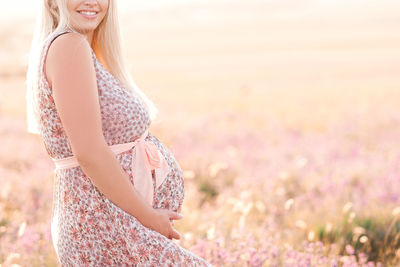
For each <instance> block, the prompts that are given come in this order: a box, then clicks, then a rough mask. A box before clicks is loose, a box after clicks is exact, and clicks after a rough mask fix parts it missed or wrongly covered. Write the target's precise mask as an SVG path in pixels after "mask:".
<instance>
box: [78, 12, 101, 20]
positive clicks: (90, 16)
mask: <svg viewBox="0 0 400 267" xmlns="http://www.w3.org/2000/svg"><path fill="white" fill-rule="evenodd" d="M78 13H79V14H81V15H82V16H83V17H84V18H86V19H94V18H96V17H97V14H98V12H94V11H78Z"/></svg>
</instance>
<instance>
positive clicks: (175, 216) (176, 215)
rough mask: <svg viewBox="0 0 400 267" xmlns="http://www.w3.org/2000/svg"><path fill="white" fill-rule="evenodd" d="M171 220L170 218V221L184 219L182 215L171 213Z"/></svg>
mask: <svg viewBox="0 0 400 267" xmlns="http://www.w3.org/2000/svg"><path fill="white" fill-rule="evenodd" d="M169 218H170V219H173V220H179V219H182V218H183V215H182V214H180V213H179V212H173V211H171V212H170V213H169Z"/></svg>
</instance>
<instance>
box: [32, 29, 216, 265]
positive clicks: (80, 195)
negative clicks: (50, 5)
mask: <svg viewBox="0 0 400 267" xmlns="http://www.w3.org/2000/svg"><path fill="white" fill-rule="evenodd" d="M68 32H72V31H71V30H69V29H67V30H65V31H63V32H61V33H58V34H54V33H53V34H51V35H50V36H49V38H48V39H47V40H46V41H45V43H44V45H43V50H42V55H41V65H40V70H39V72H40V79H39V90H38V92H37V95H38V101H39V108H40V132H41V136H42V139H43V142H44V146H45V148H46V151H47V152H48V154H49V156H50V157H52V158H55V159H58V158H64V157H69V156H72V155H73V154H72V151H71V146H70V143H69V142H68V139H67V137H66V135H65V132H64V129H63V127H62V124H61V120H60V117H59V115H58V113H57V109H56V106H55V103H54V99H53V97H52V90H51V87H50V86H49V83H48V81H47V79H46V77H45V75H44V73H45V72H44V63H45V58H46V54H47V51H48V48H49V46H50V44H51V42H52V41H53V40H54V39H55V38H56V37H57V36H59V35H61V34H64V33H68ZM91 53H92V57H93V63H94V66H95V70H96V78H97V86H98V93H99V103H100V109H101V116H102V129H103V134H104V136H105V138H106V140H107V143H108V144H109V145H113V144H119V143H125V142H131V141H134V140H135V139H136V138H138V137H139V136H141V134H142V133H143V132H144V131H145V130H146V129H148V128H149V126H150V123H151V121H150V119H149V114H148V113H147V111H146V109H145V108H144V104H143V102H142V101H141V99H140V98H138V97H136V96H135V95H134V94H133V93H132V92H131V91H129V90H126V88H124V87H123V86H122V85H121V83H120V82H119V81H118V80H117V79H116V78H115V77H114V76H113V75H112V74H111V73H110V72H108V71H107V70H106V69H105V68H104V67H103V66H102V65H101V63H100V62H99V61H98V59H97V58H96V55H95V53H94V51H93V50H92V51H91ZM146 140H150V141H151V142H153V143H154V144H155V145H156V146H157V148H158V149H159V150H160V152H161V153H162V155H163V156H164V157H165V159H166V160H167V162H168V165H169V167H170V172H169V174H168V177H167V178H166V179H165V180H164V182H163V183H162V184H161V185H160V186H159V187H158V188H155V189H154V204H153V207H154V208H166V209H170V210H173V211H177V212H180V211H181V207H182V203H183V199H184V194H185V192H184V179H183V174H182V170H181V168H180V166H179V164H178V163H177V161H176V159H175V158H174V156H173V155H172V154H171V153H170V151H169V150H168V149H167V148H166V147H165V146H164V145H163V143H162V142H161V141H160V140H159V139H158V138H156V137H155V136H154V135H152V134H151V132H150V131H149V134H148V135H147V137H146ZM131 153H132V151H131V150H129V151H125V152H123V153H121V154H118V155H116V157H117V159H118V160H119V162H120V163H121V166H122V167H123V169H124V170H125V171H126V173H127V174H128V175H129V178H130V181H131V182H132V184H134V182H133V178H132V171H131V169H130V168H131V160H132V157H131ZM153 180H154V172H153ZM51 226H52V231H51V233H52V238H53V245H54V248H55V250H56V253H57V256H58V259H59V262H60V264H61V265H62V266H212V265H211V264H210V263H208V262H206V261H205V260H204V259H202V258H200V257H199V256H197V255H195V254H193V253H191V252H190V251H188V250H186V249H185V248H183V247H181V246H179V245H178V244H176V243H175V242H173V241H172V240H170V239H168V238H167V237H165V236H163V235H161V234H160V233H158V232H156V231H154V230H152V229H149V228H147V227H145V226H143V225H142V224H141V223H140V222H139V221H138V220H137V219H136V218H135V217H134V216H131V215H130V214H128V213H126V212H125V211H124V210H122V209H121V208H119V207H118V206H116V205H114V204H113V203H112V202H111V201H110V200H108V199H107V198H106V197H105V196H104V195H103V194H102V193H101V192H100V191H99V190H98V189H97V188H96V187H95V186H94V185H93V184H92V183H91V180H90V179H89V178H88V177H87V176H86V175H85V173H84V172H83V171H82V169H81V168H80V167H79V166H78V167H74V168H69V169H61V170H56V171H55V175H54V191H53V207H52V221H51Z"/></svg>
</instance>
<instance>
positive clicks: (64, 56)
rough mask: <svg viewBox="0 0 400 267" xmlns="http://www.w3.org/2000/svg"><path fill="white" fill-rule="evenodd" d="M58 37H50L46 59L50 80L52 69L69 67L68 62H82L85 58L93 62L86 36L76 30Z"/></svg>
mask: <svg viewBox="0 0 400 267" xmlns="http://www.w3.org/2000/svg"><path fill="white" fill-rule="evenodd" d="M56 37H57V38H52V39H50V44H49V47H48V48H47V53H46V54H47V56H46V59H45V61H46V63H45V66H46V67H45V71H46V77H47V78H48V80H49V81H50V80H51V70H52V69H54V68H67V67H68V66H67V65H68V64H73V65H74V64H82V63H84V60H87V61H88V62H89V64H93V63H92V62H91V61H92V55H91V48H90V45H89V43H88V41H87V40H86V38H85V36H83V35H82V34H80V33H75V32H64V34H58V35H57V36H56ZM50 83H51V82H50Z"/></svg>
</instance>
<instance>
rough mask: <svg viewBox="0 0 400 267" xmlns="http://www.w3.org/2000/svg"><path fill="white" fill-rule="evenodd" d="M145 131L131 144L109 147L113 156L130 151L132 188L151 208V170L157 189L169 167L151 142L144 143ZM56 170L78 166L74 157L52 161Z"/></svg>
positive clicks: (152, 191) (152, 189)
mask: <svg viewBox="0 0 400 267" xmlns="http://www.w3.org/2000/svg"><path fill="white" fill-rule="evenodd" d="M147 134H148V130H146V131H145V132H144V133H143V134H142V135H141V136H140V137H139V138H137V139H136V140H135V141H133V142H129V143H123V144H115V145H111V146H109V147H110V148H111V150H112V151H113V152H114V154H115V155H117V154H120V153H122V152H125V151H127V150H129V149H131V148H132V147H133V149H132V163H131V164H132V176H133V182H134V187H135V188H136V190H137V191H138V192H139V193H140V194H141V195H142V196H143V197H144V199H145V200H146V201H147V202H148V203H149V204H150V205H152V206H153V194H154V187H153V186H154V185H153V179H152V174H151V172H152V170H155V177H156V188H158V187H159V186H160V185H161V184H162V182H163V181H164V179H165V178H166V177H167V175H168V173H169V165H168V163H167V161H166V160H165V158H164V156H163V155H162V154H161V152H160V151H159V150H158V149H157V147H156V145H155V144H154V143H153V142H151V141H146V140H145V138H146V136H147ZM53 161H54V163H55V165H56V170H60V169H67V168H72V167H76V166H79V163H78V161H77V160H76V157H75V156H72V157H67V158H63V159H53Z"/></svg>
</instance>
